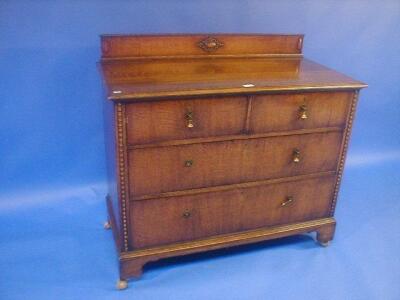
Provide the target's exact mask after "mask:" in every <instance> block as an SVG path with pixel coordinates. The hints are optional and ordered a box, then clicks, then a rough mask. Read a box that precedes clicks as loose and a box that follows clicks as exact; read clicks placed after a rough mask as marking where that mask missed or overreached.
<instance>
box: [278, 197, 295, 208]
mask: <svg viewBox="0 0 400 300" xmlns="http://www.w3.org/2000/svg"><path fill="white" fill-rule="evenodd" d="M293 201H294V198H293V196H288V197H286V200H285V201H283V202H282V203H281V206H288V205H289V204H290V203H292V202H293Z"/></svg>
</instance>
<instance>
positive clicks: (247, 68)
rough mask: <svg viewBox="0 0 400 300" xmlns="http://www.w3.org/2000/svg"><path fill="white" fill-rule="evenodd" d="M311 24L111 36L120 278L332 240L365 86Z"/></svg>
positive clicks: (107, 63) (110, 111)
mask: <svg viewBox="0 0 400 300" xmlns="http://www.w3.org/2000/svg"><path fill="white" fill-rule="evenodd" d="M302 42H303V36H302V35H221V34H217V35H164V36H135V35H124V36H121V35H111V36H110V35H104V36H102V39H101V46H102V58H101V62H100V69H101V72H102V75H103V78H104V85H105V90H106V97H107V99H106V100H105V105H104V119H105V133H106V134H105V138H106V150H107V151H106V152H107V161H108V179H109V194H108V195H107V207H108V213H109V221H108V222H107V223H106V225H105V226H106V228H112V229H113V233H114V239H115V242H116V245H117V249H118V253H119V262H120V277H121V278H120V281H119V282H118V286H119V288H125V287H126V286H127V281H126V280H127V279H128V278H129V277H132V276H139V275H140V274H141V272H142V267H143V265H144V264H145V263H147V262H149V261H154V260H158V259H161V258H165V257H170V256H177V255H185V254H188V253H194V252H199V251H207V250H212V249H218V248H222V247H230V246H235V245H240V244H245V243H252V242H257V241H262V240H267V239H273V238H278V237H283V236H288V235H293V234H299V233H307V232H312V231H315V232H317V240H318V241H319V242H320V243H321V244H323V245H326V244H327V243H328V242H329V241H330V240H331V239H332V238H333V234H334V229H335V224H336V222H335V220H334V218H333V215H334V209H335V203H336V199H337V196H338V190H339V184H340V180H341V176H342V172H343V167H344V160H345V155H346V150H347V146H348V142H349V135H350V131H351V126H352V121H353V118H354V113H355V107H356V102H357V98H358V93H359V90H360V89H361V88H363V87H365V86H366V85H365V84H363V83H361V82H358V81H355V80H353V79H351V78H349V77H347V76H345V75H342V74H339V73H337V72H335V71H333V70H330V69H328V68H325V67H323V66H321V65H318V64H316V63H314V62H311V61H309V60H307V59H305V58H303V56H302Z"/></svg>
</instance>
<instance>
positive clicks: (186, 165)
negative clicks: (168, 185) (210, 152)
mask: <svg viewBox="0 0 400 300" xmlns="http://www.w3.org/2000/svg"><path fill="white" fill-rule="evenodd" d="M193 163H194V162H193V160H191V159H190V160H185V167H188V168H189V167H191V166H193Z"/></svg>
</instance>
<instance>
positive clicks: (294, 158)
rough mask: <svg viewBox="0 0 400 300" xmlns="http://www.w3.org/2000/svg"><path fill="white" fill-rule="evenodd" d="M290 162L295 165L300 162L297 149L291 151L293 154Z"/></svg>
mask: <svg viewBox="0 0 400 300" xmlns="http://www.w3.org/2000/svg"><path fill="white" fill-rule="evenodd" d="M292 161H293V162H294V163H295V164H297V163H299V162H300V150H299V149H297V148H296V149H293V154H292Z"/></svg>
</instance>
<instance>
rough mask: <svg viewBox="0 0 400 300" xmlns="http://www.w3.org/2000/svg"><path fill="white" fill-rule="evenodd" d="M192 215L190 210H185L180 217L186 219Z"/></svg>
mask: <svg viewBox="0 0 400 300" xmlns="http://www.w3.org/2000/svg"><path fill="white" fill-rule="evenodd" d="M191 216H192V213H191V212H190V211H185V212H184V213H183V214H182V217H184V218H185V219H188V218H190V217H191Z"/></svg>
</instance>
